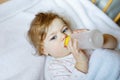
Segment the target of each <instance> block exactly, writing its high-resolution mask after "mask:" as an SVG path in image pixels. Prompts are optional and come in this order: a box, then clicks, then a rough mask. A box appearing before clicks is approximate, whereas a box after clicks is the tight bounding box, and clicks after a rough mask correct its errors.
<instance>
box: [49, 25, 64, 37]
mask: <svg viewBox="0 0 120 80" xmlns="http://www.w3.org/2000/svg"><path fill="white" fill-rule="evenodd" d="M65 26H66V24H64V25H63V26H62V27H61V29H60V30H63V28H64V27H65ZM56 33H57V31H56V32H52V33H51V34H49V35H48V37H50V36H51V35H54V34H56Z"/></svg>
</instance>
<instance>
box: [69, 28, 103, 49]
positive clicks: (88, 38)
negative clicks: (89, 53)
mask: <svg viewBox="0 0 120 80" xmlns="http://www.w3.org/2000/svg"><path fill="white" fill-rule="evenodd" d="M71 38H74V39H77V40H78V47H79V48H80V49H97V48H101V47H102V46H103V41H104V40H103V34H102V33H101V32H100V31H98V30H90V31H81V32H79V33H73V34H72V35H71Z"/></svg>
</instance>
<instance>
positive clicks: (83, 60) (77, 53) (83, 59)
mask: <svg viewBox="0 0 120 80" xmlns="http://www.w3.org/2000/svg"><path fill="white" fill-rule="evenodd" d="M67 48H68V50H69V51H70V52H71V53H72V54H73V56H74V58H75V60H76V64H75V68H76V69H78V70H79V71H81V72H84V73H87V72H88V57H87V56H86V55H85V53H84V52H82V51H81V50H80V49H79V48H78V43H77V40H75V39H70V41H69V44H68V47H67Z"/></svg>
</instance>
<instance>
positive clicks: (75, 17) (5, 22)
mask: <svg viewBox="0 0 120 80" xmlns="http://www.w3.org/2000/svg"><path fill="white" fill-rule="evenodd" d="M10 1H18V3H19V2H20V0H10ZM29 1H31V3H29ZM32 1H36V2H33V3H35V4H34V5H33V4H32ZM21 2H23V3H24V6H23V5H22V4H21V7H19V8H16V9H13V8H15V7H16V5H15V3H12V4H14V5H9V4H10V2H9V3H8V5H7V3H6V4H3V5H4V6H5V7H4V6H3V7H1V6H2V5H0V18H1V19H0V28H1V29H0V80H44V76H43V74H44V68H43V67H44V57H36V56H33V55H32V53H35V50H34V49H33V48H32V47H31V46H30V44H29V43H28V41H27V38H26V33H27V31H28V28H29V25H30V22H31V20H32V19H33V18H34V15H35V14H36V13H38V12H43V11H51V10H52V11H54V12H57V13H58V14H62V15H63V16H66V15H69V17H72V20H71V22H72V25H73V27H74V28H88V29H95V28H97V29H99V30H100V31H102V32H103V33H110V34H112V35H114V36H115V37H116V38H117V39H118V41H119V42H120V38H119V36H120V33H119V31H120V28H119V27H118V26H117V25H116V24H115V23H114V22H113V21H112V20H110V18H109V17H107V16H106V15H105V14H104V13H103V12H101V11H100V10H99V9H98V8H96V7H95V6H94V5H93V4H92V3H91V2H90V1H88V0H84V1H83V0H71V1H70V0H40V1H39V0H28V3H26V4H25V2H27V0H22V1H21ZM18 3H16V4H18ZM27 4H29V5H27ZM30 4H31V5H30ZM19 6H20V4H19ZM10 7H13V8H10ZM6 9H7V10H6ZM1 11H2V12H1ZM7 11H8V12H7ZM1 13H2V14H1ZM69 17H68V18H69ZM118 48H120V44H119V46H118ZM113 55H114V54H113ZM106 56H107V54H106ZM116 57H117V56H116ZM111 58H112V57H111ZM118 58H119V57H117V59H116V61H117V60H118ZM105 59H106V58H105ZM92 60H94V57H93V59H92ZM92 60H91V66H92V65H93V64H92V62H94V61H92ZM96 63H97V62H96ZM118 63H120V60H119V61H118ZM111 64H112V62H111ZM97 65H98V64H94V65H93V67H94V66H97ZM99 65H100V64H99ZM106 65H107V64H106ZM118 65H119V64H118ZM101 66H102V64H101ZM116 66H117V65H116ZM101 68H102V67H101ZM112 69H113V68H112ZM115 69H116V70H117V69H118V68H115ZM92 70H93V71H92ZM96 70H97V68H95V69H91V68H90V71H89V72H90V73H89V74H90V75H92V76H89V77H91V80H92V79H93V78H94V77H96V75H94V73H95V72H94V71H96ZM98 72H101V73H102V72H103V70H100V71H98ZM103 73H104V72H103ZM99 77H100V76H98V78H99ZM113 77H115V76H113ZM89 79H90V78H89ZM96 79H97V78H96Z"/></svg>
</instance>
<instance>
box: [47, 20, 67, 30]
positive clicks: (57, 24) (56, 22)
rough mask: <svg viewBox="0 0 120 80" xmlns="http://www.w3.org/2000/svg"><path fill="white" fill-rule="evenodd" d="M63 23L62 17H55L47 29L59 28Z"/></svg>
mask: <svg viewBox="0 0 120 80" xmlns="http://www.w3.org/2000/svg"><path fill="white" fill-rule="evenodd" d="M64 25H66V24H65V23H64V21H63V20H62V19H59V18H55V19H54V20H53V21H52V23H51V24H50V25H49V29H48V31H52V30H53V29H56V30H57V29H61V28H62V27H63V26H64Z"/></svg>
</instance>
